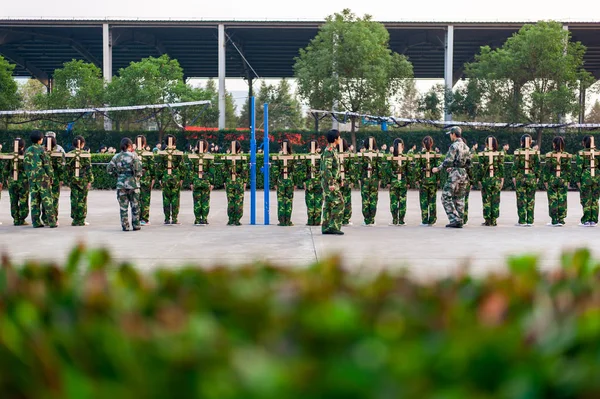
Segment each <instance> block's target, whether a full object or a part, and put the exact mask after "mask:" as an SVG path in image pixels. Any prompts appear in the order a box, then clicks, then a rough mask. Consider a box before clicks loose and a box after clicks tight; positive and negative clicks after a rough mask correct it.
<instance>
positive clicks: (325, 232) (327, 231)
mask: <svg viewBox="0 0 600 399" xmlns="http://www.w3.org/2000/svg"><path fill="white" fill-rule="evenodd" d="M321 234H333V231H332V230H323V231H321Z"/></svg>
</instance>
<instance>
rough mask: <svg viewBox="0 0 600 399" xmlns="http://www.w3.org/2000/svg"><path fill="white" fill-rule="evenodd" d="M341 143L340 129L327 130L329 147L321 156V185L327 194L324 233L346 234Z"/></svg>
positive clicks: (322, 227)
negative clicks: (341, 171)
mask: <svg viewBox="0 0 600 399" xmlns="http://www.w3.org/2000/svg"><path fill="white" fill-rule="evenodd" d="M339 145H340V132H339V131H338V130H330V131H329V132H327V147H326V148H325V151H324V152H323V156H322V157H321V185H322V186H323V193H324V194H325V203H324V206H323V224H322V225H321V232H322V233H323V234H335V235H343V234H344V233H343V232H342V230H341V227H342V217H343V213H344V197H343V196H342V192H341V191H340V161H339V159H338V150H337V149H338V146H339Z"/></svg>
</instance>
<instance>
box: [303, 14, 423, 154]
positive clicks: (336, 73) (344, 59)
mask: <svg viewBox="0 0 600 399" xmlns="http://www.w3.org/2000/svg"><path fill="white" fill-rule="evenodd" d="M294 73H295V76H296V78H297V80H298V93H299V95H300V97H301V98H302V99H304V100H306V101H307V102H308V104H309V106H310V107H311V108H317V109H331V108H332V107H333V106H334V104H335V103H337V104H338V106H339V109H340V110H345V111H349V112H364V113H374V114H389V110H390V101H391V100H392V98H393V97H394V96H396V95H398V94H399V92H400V91H401V89H402V83H403V80H404V79H407V78H411V77H412V76H413V71H412V64H411V63H410V62H409V61H408V60H407V58H406V57H404V56H403V55H400V54H397V53H394V52H392V51H391V50H390V48H389V33H388V31H387V29H386V28H385V26H384V25H383V24H381V23H379V22H375V21H373V20H372V19H371V16H369V15H365V16H364V17H362V18H359V17H357V16H356V15H354V14H353V13H352V12H351V11H350V10H348V9H346V10H343V11H342V12H341V13H336V14H333V15H331V16H329V17H327V19H326V22H325V24H323V25H322V26H321V28H320V29H319V33H318V34H317V36H316V37H315V38H313V39H312V40H311V42H310V44H309V45H308V46H307V47H306V48H305V49H301V50H300V56H299V57H297V58H296V64H295V65H294ZM354 122H355V121H354V120H353V121H352V130H353V134H352V141H353V144H354V146H355V147H354V148H356V143H355V141H356V139H355V135H354V127H355V123H354Z"/></svg>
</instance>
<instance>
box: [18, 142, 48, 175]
mask: <svg viewBox="0 0 600 399" xmlns="http://www.w3.org/2000/svg"><path fill="white" fill-rule="evenodd" d="M23 164H24V169H25V174H26V175H27V178H28V179H29V181H30V182H31V183H52V176H53V175H54V171H53V170H52V161H51V160H50V156H49V155H48V153H47V152H46V150H45V149H44V147H42V146H41V145H39V144H34V145H32V146H31V147H29V148H27V150H25V156H24V159H23Z"/></svg>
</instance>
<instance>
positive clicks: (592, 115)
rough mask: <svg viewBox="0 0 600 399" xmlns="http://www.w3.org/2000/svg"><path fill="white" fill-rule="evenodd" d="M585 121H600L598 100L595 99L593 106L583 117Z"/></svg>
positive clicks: (599, 102) (599, 103)
mask: <svg viewBox="0 0 600 399" xmlns="http://www.w3.org/2000/svg"><path fill="white" fill-rule="evenodd" d="M585 123H600V101H598V100H596V102H595V103H594V106H593V107H592V109H591V110H590V112H589V113H588V114H587V116H586V117H585Z"/></svg>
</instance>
